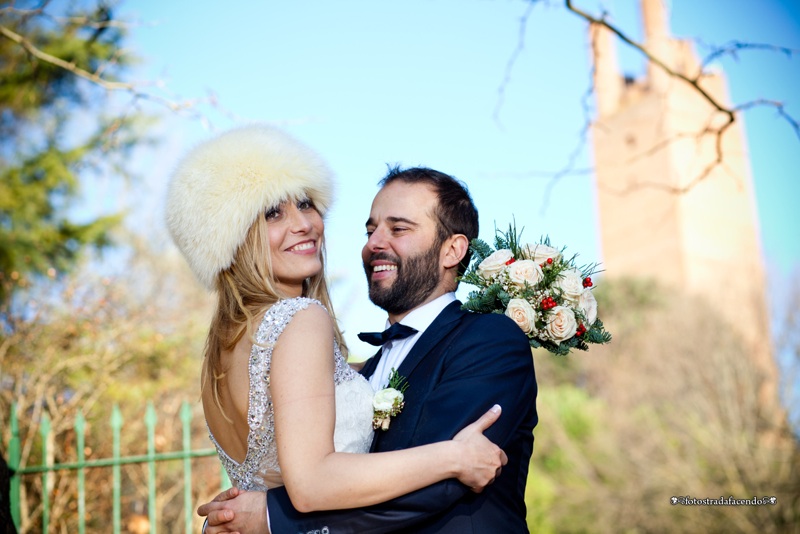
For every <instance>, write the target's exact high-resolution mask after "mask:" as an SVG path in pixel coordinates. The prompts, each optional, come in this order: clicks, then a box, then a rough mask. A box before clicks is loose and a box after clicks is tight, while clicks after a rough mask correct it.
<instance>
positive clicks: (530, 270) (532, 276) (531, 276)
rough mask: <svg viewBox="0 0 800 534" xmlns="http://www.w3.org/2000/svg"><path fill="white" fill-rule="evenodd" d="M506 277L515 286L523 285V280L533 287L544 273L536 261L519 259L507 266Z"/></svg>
mask: <svg viewBox="0 0 800 534" xmlns="http://www.w3.org/2000/svg"><path fill="white" fill-rule="evenodd" d="M508 278H509V279H510V280H511V283H512V284H514V285H516V286H519V287H525V282H527V283H528V285H529V286H531V287H533V286H535V285H536V284H538V283H539V282H540V281H541V280H542V278H544V274H543V273H542V268H541V267H539V264H538V263H536V262H534V261H531V260H520V261H515V262H514V263H512V264H511V265H509V266H508Z"/></svg>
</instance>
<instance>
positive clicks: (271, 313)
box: [208, 297, 372, 491]
mask: <svg viewBox="0 0 800 534" xmlns="http://www.w3.org/2000/svg"><path fill="white" fill-rule="evenodd" d="M311 304H316V305H318V306H320V307H322V308H323V309H325V307H324V306H323V305H322V304H321V303H320V302H319V301H317V300H314V299H309V298H305V297H297V298H292V299H286V300H280V301H278V302H276V303H275V304H274V305H273V306H272V307H271V308H270V309H269V310H267V312H266V313H265V314H264V318H263V320H262V321H261V324H260V325H259V327H258V330H257V331H256V335H255V340H256V344H254V345H253V348H252V349H251V351H250V360H249V376H250V393H249V406H248V411H247V420H248V424H249V426H250V430H249V433H248V436H247V454H246V455H245V459H244V461H243V462H242V463H241V464H240V463H238V462H236V461H235V460H234V459H232V458H231V457H230V456H228V454H227V453H226V452H225V451H224V450H223V449H222V448H221V447H220V446H219V444H218V443H217V440H216V439H214V435H213V434H212V433H211V431H210V430H209V433H208V435H209V437H210V438H211V442H212V443H213V444H214V446H215V447H216V449H217V453H218V454H219V458H220V461H221V462H222V465H223V466H224V467H225V470H226V471H227V473H228V477H229V478H230V479H231V483H232V484H233V485H234V486H236V487H237V488H240V489H244V490H257V491H266V490H267V489H268V488H269V487H274V486H275V485H276V484H275V483H273V484H271V485H268V484H267V482H266V479H267V478H269V479H270V480H275V479H276V478H278V477H279V476H280V466H279V465H278V453H277V447H276V443H275V418H274V412H273V407H272V398H271V396H270V392H269V381H270V363H271V359H272V349H273V347H274V346H275V343H276V342H277V340H278V337H279V336H280V335H281V334H282V333H283V331H284V329H285V328H286V325H288V324H289V322H290V321H291V320H292V318H293V317H294V316H295V314H296V313H297V312H298V311H300V310H304V309H306V308H308V306H309V305H311ZM333 357H334V362H335V368H334V374H333V378H334V384H335V385H336V387H337V393H338V391H339V386H340V385H343V384H344V383H346V382H351V381H352V382H356V383H361V382H363V383H364V384H366V385H367V387H368V384H367V383H366V380H364V379H363V377H361V375H359V374H358V372H356V371H355V370H354V369H353V368H351V367H350V366H349V365H347V362H346V361H345V359H344V356H343V355H342V352H341V350H340V348H339V345H338V344H337V343H336V340H334V343H333ZM350 386H352V384H348V387H347V388H346V389H347V390H348V395H347V399H348V400H347V406H340V405H339V402H337V406H336V410H337V412H336V413H337V417H336V427H337V436H336V437H337V438H338V439H336V440H335V441H336V450H337V451H338V450H340V447H343V450H347V452H367V451H368V450H369V444H370V443H371V440H372V431H371V420H372V419H371V418H372V407H371V401H372V396H371V389H364V388H363V386H362V385H361V384H359V388H360V389H359V388H356V389H358V390H359V391H360V394H357V395H356V396H354V394H353V393H351V392H350V390H351V389H352V387H350ZM339 397H340V395H337V400H339ZM367 397H368V398H367ZM367 406H368V407H367ZM367 419H368V420H369V430H368V431H365V430H364V429H365V428H366V426H367V423H366V421H367ZM340 423H346V426H347V427H348V429H347V431H346V434H347V435H345V436H340V434H343V433H344V431H345V429H342V431H343V432H339V427H340V426H341V425H340ZM343 440H344V443H342V442H343Z"/></svg>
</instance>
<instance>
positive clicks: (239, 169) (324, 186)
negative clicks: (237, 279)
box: [166, 124, 333, 289]
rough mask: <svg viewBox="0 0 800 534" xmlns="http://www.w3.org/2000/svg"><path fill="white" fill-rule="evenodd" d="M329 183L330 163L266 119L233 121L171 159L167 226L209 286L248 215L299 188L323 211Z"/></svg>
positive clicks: (229, 259) (226, 263)
mask: <svg viewBox="0 0 800 534" xmlns="http://www.w3.org/2000/svg"><path fill="white" fill-rule="evenodd" d="M332 189H333V184H332V173H331V171H330V170H329V169H328V166H327V165H326V163H325V162H324V161H323V160H322V158H321V157H320V156H319V155H318V154H316V153H315V152H314V151H313V150H311V149H310V148H308V147H307V146H306V145H304V144H302V143H300V142H299V141H297V140H296V139H294V138H292V137H291V136H289V135H288V134H287V133H286V132H284V131H282V130H279V129H277V128H274V127H271V126H266V125H260V124H259V125H252V126H245V127H240V128H236V129H233V130H230V131H228V132H225V133H223V134H221V135H218V136H217V137H215V138H213V139H211V140H208V141H205V142H203V143H201V144H200V145H198V146H197V147H195V148H194V149H193V150H191V151H190V152H189V153H188V154H187V155H186V156H185V157H184V158H183V160H181V162H180V163H179V164H178V167H177V169H176V170H175V172H174V174H173V175H172V179H171V181H170V184H169V190H168V192H167V206H166V210H167V227H168V228H169V231H170V234H171V235H172V239H173V240H174V241H175V244H176V245H178V248H179V249H180V251H181V252H182V253H183V255H184V256H185V257H186V260H187V261H188V262H189V266H190V267H191V268H192V271H194V274H195V275H196V276H197V278H198V279H199V280H200V282H202V283H203V284H204V285H205V286H206V287H208V288H209V289H213V288H214V280H215V278H216V276H217V274H219V273H220V272H221V271H223V270H224V269H226V268H228V267H230V265H231V263H233V258H234V255H235V254H236V250H237V249H238V248H239V245H241V244H242V243H243V242H244V239H245V237H246V236H247V231H248V230H249V228H250V226H251V225H252V224H253V221H255V220H256V217H258V216H259V215H261V214H263V213H264V212H265V211H266V209H268V208H270V207H272V206H275V205H277V204H279V203H281V202H283V201H284V200H287V199H289V198H301V197H302V196H303V195H307V196H308V198H310V199H311V200H312V201H313V202H314V205H315V206H316V207H317V209H318V210H319V212H320V213H321V214H323V215H324V214H325V212H326V211H327V209H328V207H329V206H330V203H331V196H332Z"/></svg>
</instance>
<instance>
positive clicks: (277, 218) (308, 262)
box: [264, 198, 325, 297]
mask: <svg viewBox="0 0 800 534" xmlns="http://www.w3.org/2000/svg"><path fill="white" fill-rule="evenodd" d="M264 216H265V218H266V220H267V232H268V236H269V246H270V260H271V263H272V273H273V275H274V276H275V282H276V285H277V287H278V288H279V289H281V290H282V291H283V292H285V293H286V294H287V295H288V296H291V297H297V296H300V295H301V294H302V292H303V280H305V279H306V278H308V277H309V276H313V275H315V274H317V273H319V272H320V270H322V261H321V258H320V248H321V246H322V236H323V232H324V231H325V224H324V223H323V222H322V216H321V215H320V214H319V212H318V211H317V209H316V208H315V207H314V204H313V203H312V202H311V201H310V200H309V199H308V198H302V199H299V200H287V201H285V202H283V203H281V204H280V205H278V206H275V207H273V208H270V209H268V210H267V211H266V214H265V215H264Z"/></svg>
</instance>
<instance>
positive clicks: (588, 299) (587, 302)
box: [578, 287, 597, 328]
mask: <svg viewBox="0 0 800 534" xmlns="http://www.w3.org/2000/svg"><path fill="white" fill-rule="evenodd" d="M578 308H579V309H580V310H581V312H582V313H583V316H584V317H585V318H586V323H587V324H586V325H585V326H586V328H589V327H590V326H592V325H593V324H594V322H595V321H596V320H597V300H595V298H594V294H593V293H592V290H591V289H589V288H588V287H587V288H586V289H584V290H583V293H581V298H580V299H578Z"/></svg>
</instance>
